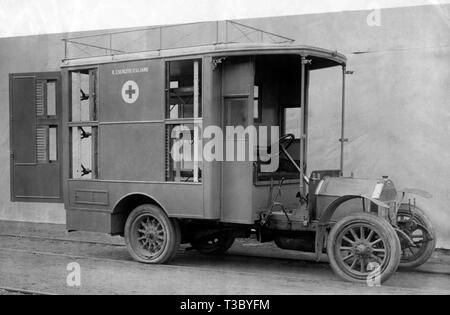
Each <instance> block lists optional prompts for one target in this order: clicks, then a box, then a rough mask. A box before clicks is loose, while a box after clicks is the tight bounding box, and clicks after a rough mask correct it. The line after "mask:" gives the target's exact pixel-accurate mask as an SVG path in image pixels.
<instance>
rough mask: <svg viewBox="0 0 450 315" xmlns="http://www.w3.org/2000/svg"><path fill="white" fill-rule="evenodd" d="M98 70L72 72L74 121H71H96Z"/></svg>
mask: <svg viewBox="0 0 450 315" xmlns="http://www.w3.org/2000/svg"><path fill="white" fill-rule="evenodd" d="M95 77H96V70H92V69H90V70H89V69H87V70H80V71H74V72H71V80H72V112H71V114H72V117H71V118H72V119H71V121H73V122H77V121H93V120H95V119H96V117H95V113H96V108H95V106H96V100H95V97H94V96H93V95H96V91H95V90H96V82H95V81H96V80H95Z"/></svg>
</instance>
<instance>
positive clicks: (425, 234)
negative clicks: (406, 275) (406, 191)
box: [397, 204, 436, 268]
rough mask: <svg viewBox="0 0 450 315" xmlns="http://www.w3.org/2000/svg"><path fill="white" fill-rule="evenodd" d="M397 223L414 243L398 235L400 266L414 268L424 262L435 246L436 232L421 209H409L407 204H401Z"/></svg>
mask: <svg viewBox="0 0 450 315" xmlns="http://www.w3.org/2000/svg"><path fill="white" fill-rule="evenodd" d="M397 225H398V227H399V228H400V229H401V230H402V231H403V232H404V233H406V235H408V237H409V238H410V239H411V240H412V241H413V242H414V244H415V246H413V245H412V244H411V243H410V242H409V241H408V240H407V239H405V238H402V237H401V235H400V243H401V246H402V257H401V260H400V267H405V268H414V267H418V266H420V265H422V264H424V263H425V262H426V261H427V260H428V259H429V258H430V257H431V255H432V254H433V252H434V249H435V247H436V233H435V231H434V229H433V226H432V225H431V220H430V219H429V218H428V217H427V215H426V214H425V212H424V211H423V210H422V209H420V208H417V207H415V208H413V207H412V209H411V211H410V210H409V206H408V205H407V204H402V205H401V206H400V209H399V210H398V213H397Z"/></svg>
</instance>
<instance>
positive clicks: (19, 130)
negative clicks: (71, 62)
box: [9, 72, 62, 202]
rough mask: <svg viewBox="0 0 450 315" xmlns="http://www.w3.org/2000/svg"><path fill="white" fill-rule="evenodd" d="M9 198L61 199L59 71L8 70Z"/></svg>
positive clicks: (21, 199)
mask: <svg viewBox="0 0 450 315" xmlns="http://www.w3.org/2000/svg"><path fill="white" fill-rule="evenodd" d="M9 99H10V144H11V199H12V201H32V202H38V201H42V202H62V188H61V187H62V186H61V170H62V169H61V162H62V161H61V157H62V154H61V153H62V152H61V147H62V146H61V138H62V137H61V133H62V130H61V74H60V72H44V73H26V74H10V76H9Z"/></svg>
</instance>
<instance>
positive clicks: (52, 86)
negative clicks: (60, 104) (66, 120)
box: [47, 81, 56, 116]
mask: <svg viewBox="0 0 450 315" xmlns="http://www.w3.org/2000/svg"><path fill="white" fill-rule="evenodd" d="M47 115H48V116H55V115H56V82H54V81H48V82H47Z"/></svg>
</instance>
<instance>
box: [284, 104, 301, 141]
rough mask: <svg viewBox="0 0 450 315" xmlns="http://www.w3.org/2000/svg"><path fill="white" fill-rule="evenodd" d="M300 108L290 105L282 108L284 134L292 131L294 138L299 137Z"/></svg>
mask: <svg viewBox="0 0 450 315" xmlns="http://www.w3.org/2000/svg"><path fill="white" fill-rule="evenodd" d="M300 116H301V108H300V107H292V108H285V109H284V134H285V135H286V134H288V133H292V134H293V135H294V136H295V138H296V139H299V138H300Z"/></svg>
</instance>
